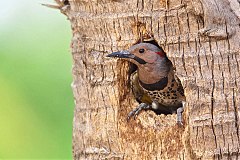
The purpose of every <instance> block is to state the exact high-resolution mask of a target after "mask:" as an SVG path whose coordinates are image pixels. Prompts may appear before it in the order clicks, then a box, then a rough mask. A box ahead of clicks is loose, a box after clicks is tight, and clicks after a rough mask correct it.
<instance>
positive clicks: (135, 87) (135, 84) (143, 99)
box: [131, 71, 152, 104]
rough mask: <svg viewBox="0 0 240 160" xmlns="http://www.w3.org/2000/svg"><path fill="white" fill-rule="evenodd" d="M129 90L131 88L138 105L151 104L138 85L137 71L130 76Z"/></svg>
mask: <svg viewBox="0 0 240 160" xmlns="http://www.w3.org/2000/svg"><path fill="white" fill-rule="evenodd" d="M131 88H132V92H133V94H134V97H135V98H136V100H137V101H138V102H139V103H147V104H151V103H152V100H151V98H150V97H149V96H148V95H147V94H146V93H145V92H144V91H143V89H142V88H141V87H140V85H139V80H138V73H137V71H135V72H133V73H132V74H131Z"/></svg>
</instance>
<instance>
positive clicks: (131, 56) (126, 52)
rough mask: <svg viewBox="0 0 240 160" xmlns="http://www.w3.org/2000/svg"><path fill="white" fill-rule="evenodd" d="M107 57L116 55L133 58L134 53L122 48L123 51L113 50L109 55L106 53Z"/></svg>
mask: <svg viewBox="0 0 240 160" xmlns="http://www.w3.org/2000/svg"><path fill="white" fill-rule="evenodd" d="M107 57H117V58H132V59H133V58H134V57H135V55H134V54H131V53H130V52H128V51H126V50H123V51H118V52H113V53H111V54H109V55H107Z"/></svg>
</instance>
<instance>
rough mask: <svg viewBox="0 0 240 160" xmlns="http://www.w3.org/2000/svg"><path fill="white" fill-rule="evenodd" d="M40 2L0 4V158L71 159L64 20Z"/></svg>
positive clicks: (70, 100)
mask: <svg viewBox="0 0 240 160" xmlns="http://www.w3.org/2000/svg"><path fill="white" fill-rule="evenodd" d="M43 2H46V1H31V0H21V1H19V0H9V1H4V2H3V3H6V4H2V5H1V6H0V159H27V158H28V159H40V158H41V159H53V158H54V159H72V156H71V149H72V147H71V143H72V117H73V106H74V104H73V95H72V91H71V86H70V84H71V81H72V77H71V63H72V62H71V54H70V50H69V44H70V38H71V29H70V25H69V24H70V22H68V21H67V20H66V17H64V16H63V15H62V14H61V13H60V12H59V11H57V10H52V9H49V8H46V7H43V6H41V5H40V3H43Z"/></svg>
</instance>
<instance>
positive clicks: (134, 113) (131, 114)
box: [127, 103, 150, 121]
mask: <svg viewBox="0 0 240 160" xmlns="http://www.w3.org/2000/svg"><path fill="white" fill-rule="evenodd" d="M149 108H150V105H149V104H146V103H141V104H139V106H138V107H137V108H135V109H134V110H132V111H131V112H129V114H128V116H127V121H129V120H130V119H131V117H133V119H134V120H135V119H136V118H137V116H138V114H139V113H140V112H141V110H146V109H149Z"/></svg>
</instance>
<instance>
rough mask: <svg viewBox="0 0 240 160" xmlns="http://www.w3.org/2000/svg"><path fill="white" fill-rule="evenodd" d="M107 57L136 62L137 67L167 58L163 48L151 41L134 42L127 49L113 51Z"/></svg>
mask: <svg viewBox="0 0 240 160" xmlns="http://www.w3.org/2000/svg"><path fill="white" fill-rule="evenodd" d="M107 57H117V58H122V59H125V60H127V61H130V62H132V63H134V64H136V65H137V66H138V67H139V66H143V65H149V64H155V63H158V62H161V61H165V60H166V59H167V57H166V53H165V52H164V51H163V49H162V48H161V47H158V46H156V45H154V44H151V43H139V44H135V45H133V46H131V47H130V48H129V49H128V50H123V51H118V52H113V53H111V54H109V55H107Z"/></svg>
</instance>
